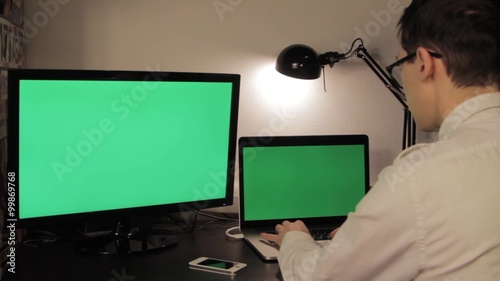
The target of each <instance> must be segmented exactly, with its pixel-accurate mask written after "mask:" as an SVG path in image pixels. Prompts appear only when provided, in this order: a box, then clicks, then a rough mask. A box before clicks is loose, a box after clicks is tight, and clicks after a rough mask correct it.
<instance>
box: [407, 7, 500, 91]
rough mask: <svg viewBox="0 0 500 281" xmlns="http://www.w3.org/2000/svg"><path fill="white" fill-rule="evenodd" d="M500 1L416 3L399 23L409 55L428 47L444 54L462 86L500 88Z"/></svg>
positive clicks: (452, 76) (448, 65)
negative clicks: (492, 86)
mask: <svg viewBox="0 0 500 281" xmlns="http://www.w3.org/2000/svg"><path fill="white" fill-rule="evenodd" d="M498 2H500V1H498V0H413V2H412V3H411V4H410V6H408V8H406V9H405V11H404V13H403V15H402V16H401V19H400V20H399V23H398V26H399V38H400V40H401V46H402V47H403V49H405V51H406V52H408V53H411V52H414V51H415V50H416V49H417V48H418V47H420V46H421V47H425V48H428V49H431V50H434V51H436V52H439V53H441V54H443V55H444V58H443V59H444V64H445V65H446V68H447V71H448V75H449V76H450V77H451V79H452V81H453V82H454V83H455V85H457V86H458V87H466V86H485V85H492V84H493V85H496V86H497V87H498V86H500V8H499V4H498Z"/></svg>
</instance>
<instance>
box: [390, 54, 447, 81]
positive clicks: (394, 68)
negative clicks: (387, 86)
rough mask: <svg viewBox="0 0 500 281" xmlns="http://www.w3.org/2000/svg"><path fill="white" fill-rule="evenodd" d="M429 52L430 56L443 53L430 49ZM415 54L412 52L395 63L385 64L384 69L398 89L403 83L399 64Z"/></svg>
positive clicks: (437, 55) (439, 55)
mask: <svg viewBox="0 0 500 281" xmlns="http://www.w3.org/2000/svg"><path fill="white" fill-rule="evenodd" d="M427 51H428V52H429V54H430V55H431V56H432V57H435V58H438V59H440V58H443V55H442V54H440V53H436V52H432V51H429V50H427ZM416 55H417V53H416V52H414V53H411V54H409V55H407V56H405V57H403V58H401V59H399V60H397V61H396V62H395V63H393V64H391V65H389V66H387V67H386V68H385V69H386V70H387V72H388V73H389V76H390V78H391V79H392V82H393V83H394V84H395V85H396V86H398V87H399V88H400V89H403V86H402V85H403V83H402V80H401V67H400V66H401V65H402V64H403V63H405V62H407V61H409V60H411V59H413V58H414V57H415V56H416Z"/></svg>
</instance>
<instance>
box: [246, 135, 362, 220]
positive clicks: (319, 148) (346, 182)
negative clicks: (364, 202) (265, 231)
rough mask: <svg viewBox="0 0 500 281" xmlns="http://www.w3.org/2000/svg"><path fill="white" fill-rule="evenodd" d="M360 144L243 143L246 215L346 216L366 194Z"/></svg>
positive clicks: (251, 217) (262, 217) (248, 217)
mask: <svg viewBox="0 0 500 281" xmlns="http://www.w3.org/2000/svg"><path fill="white" fill-rule="evenodd" d="M364 149H365V148H364V146H363V145H361V144H354V145H301V146H267V147H245V148H243V173H244V183H243V184H244V193H245V194H244V208H245V210H244V213H245V220H247V221H252V220H268V219H289V218H314V217H328V216H344V215H347V214H348V213H349V212H351V211H354V209H355V206H356V204H357V203H358V202H359V201H360V200H361V198H362V197H363V196H364V195H365V179H366V176H365V154H364V153H365V152H364Z"/></svg>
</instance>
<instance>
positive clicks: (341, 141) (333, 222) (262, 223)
mask: <svg viewBox="0 0 500 281" xmlns="http://www.w3.org/2000/svg"><path fill="white" fill-rule="evenodd" d="M321 145H362V146H363V148H364V159H365V161H364V174H365V181H364V182H365V184H364V185H365V186H364V189H365V190H364V191H365V194H366V193H367V192H368V191H369V189H370V165H369V139H368V136H367V135H306V136H273V137H269V136H261V137H256V136H245V137H240V138H239V139H238V158H239V162H238V163H239V216H240V228H241V229H244V228H257V227H263V228H266V227H272V226H274V225H276V224H278V223H282V222H283V219H276V220H272V219H269V220H246V219H245V197H244V196H245V195H244V188H245V186H244V173H243V169H244V159H243V157H242V156H243V150H244V148H248V147H276V146H321ZM276 200H279V198H276ZM346 219H347V216H346V215H342V216H329V217H321V218H305V217H297V218H289V220H292V221H293V220H302V221H304V223H305V224H306V225H311V226H312V225H317V226H320V225H325V226H330V227H332V226H340V224H342V223H343V222H344V221H345V220H346Z"/></svg>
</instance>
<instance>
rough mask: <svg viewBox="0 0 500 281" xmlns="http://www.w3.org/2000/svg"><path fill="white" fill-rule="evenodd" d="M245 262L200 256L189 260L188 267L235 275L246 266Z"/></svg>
mask: <svg viewBox="0 0 500 281" xmlns="http://www.w3.org/2000/svg"><path fill="white" fill-rule="evenodd" d="M246 266H247V265H246V263H241V262H235V261H227V260H221V259H214V258H208V257H200V258H197V259H195V260H193V261H190V262H189V268H192V269H197V270H202V271H208V272H214V273H220V274H226V275H232V276H234V275H236V274H238V273H240V272H241V271H242V270H243V269H245V268H246Z"/></svg>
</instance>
